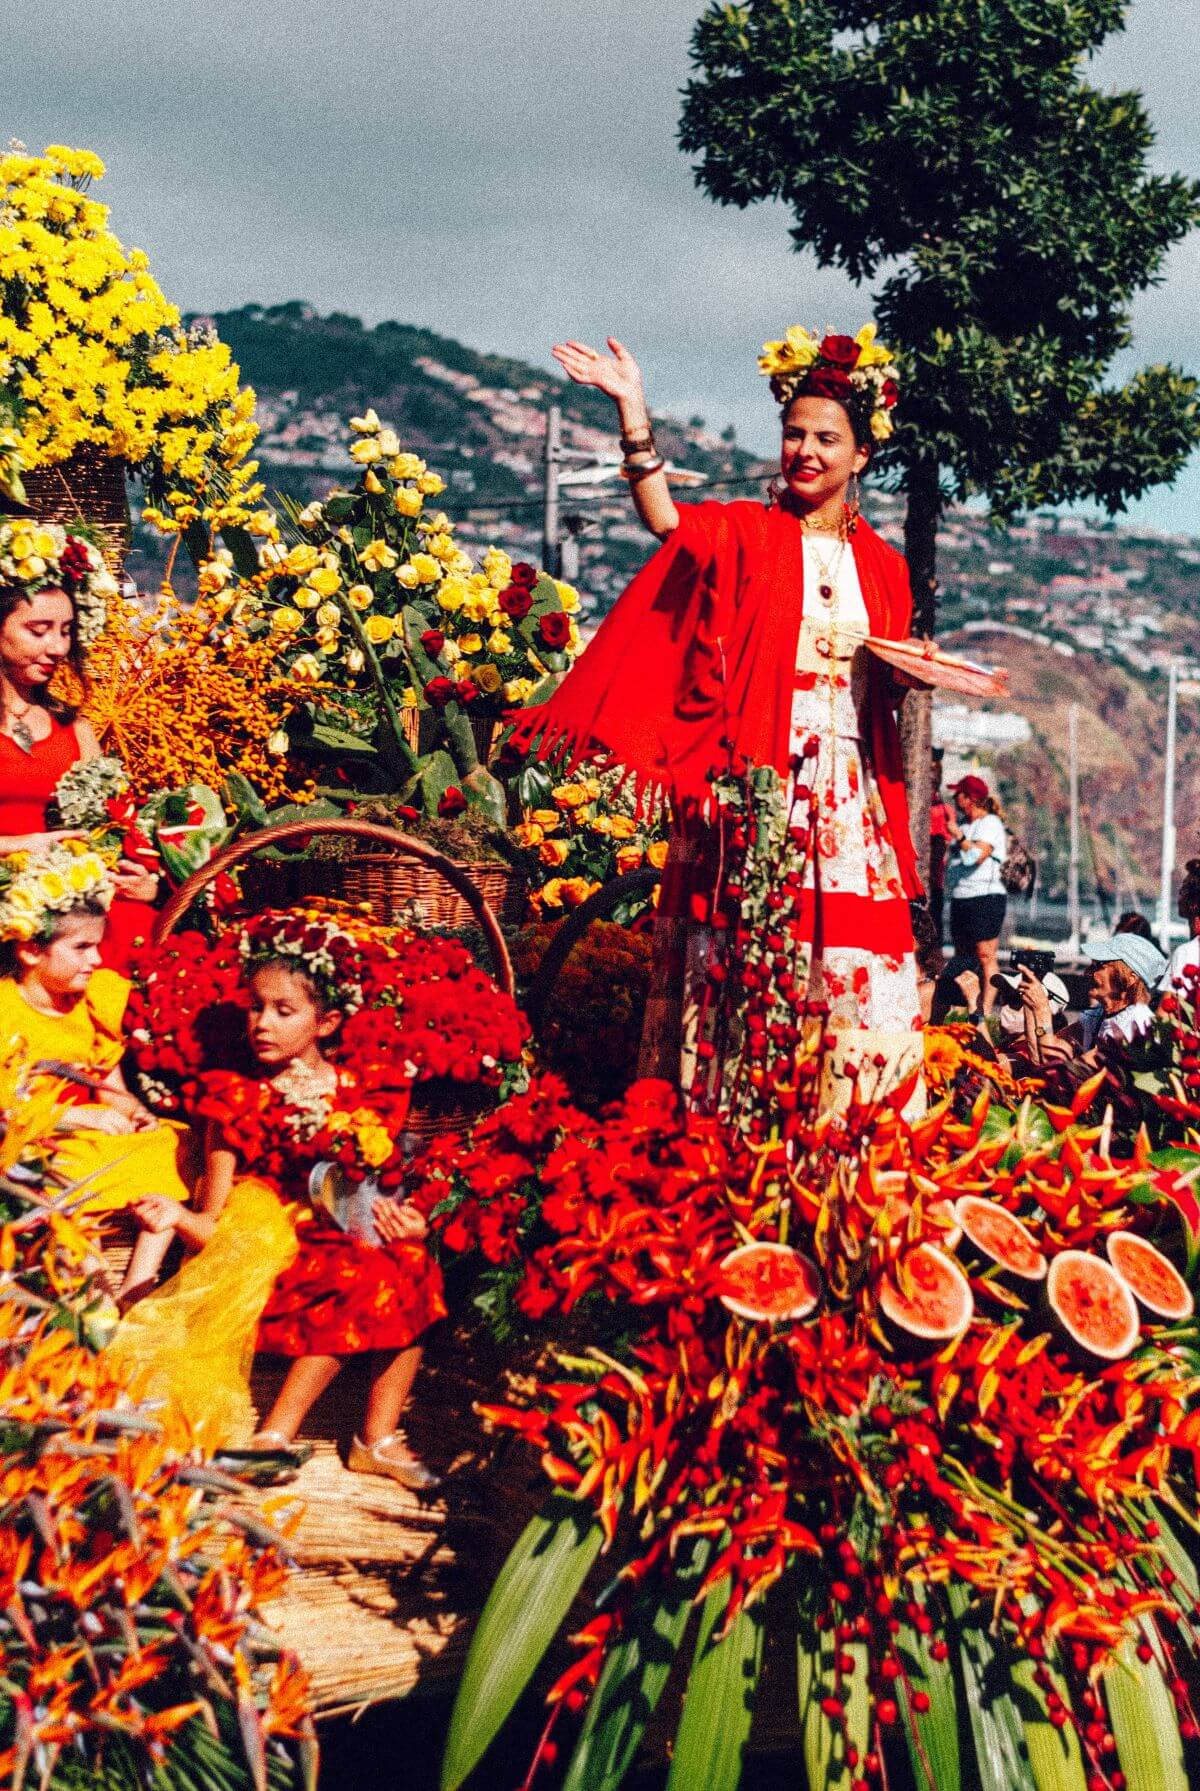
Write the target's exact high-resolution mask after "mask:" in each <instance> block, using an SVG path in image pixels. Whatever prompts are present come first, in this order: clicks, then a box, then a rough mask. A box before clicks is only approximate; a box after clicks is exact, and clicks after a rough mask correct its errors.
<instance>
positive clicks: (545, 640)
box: [538, 609, 571, 649]
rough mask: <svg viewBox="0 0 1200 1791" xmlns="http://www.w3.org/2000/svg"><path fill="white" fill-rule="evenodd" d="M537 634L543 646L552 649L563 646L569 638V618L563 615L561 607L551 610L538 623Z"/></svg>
mask: <svg viewBox="0 0 1200 1791" xmlns="http://www.w3.org/2000/svg"><path fill="white" fill-rule="evenodd" d="M538 634H539V635H540V636H541V639H542V645H543V646H546V647H550V648H552V649H555V648H558V647H565V646H566V644H567V642H568V641H569V640H570V638H571V618H570V617H569V616H567V615H564V613H563V611H562V610H561V609H558V610H551V612H550V614H549V615H548V616H543V617H542V619H541V621H540V622H539V623H538Z"/></svg>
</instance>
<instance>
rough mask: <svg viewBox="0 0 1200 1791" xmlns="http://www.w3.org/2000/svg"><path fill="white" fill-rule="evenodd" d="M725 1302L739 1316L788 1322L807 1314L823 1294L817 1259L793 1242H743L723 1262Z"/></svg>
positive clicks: (722, 1296) (722, 1302) (723, 1294)
mask: <svg viewBox="0 0 1200 1791" xmlns="http://www.w3.org/2000/svg"><path fill="white" fill-rule="evenodd" d="M721 1277H722V1280H723V1282H724V1285H725V1291H724V1292H723V1293H722V1294H721V1296H720V1297H721V1304H722V1306H724V1307H726V1308H727V1309H728V1311H730V1312H732V1313H734V1314H735V1315H736V1317H738V1318H749V1319H754V1320H760V1321H762V1322H764V1323H772V1324H787V1323H789V1322H795V1320H797V1319H801V1318H807V1317H808V1315H809V1313H810V1312H811V1311H812V1310H813V1308H814V1306H815V1305H816V1303H817V1301H818V1300H819V1299H820V1297H821V1275H820V1271H819V1270H818V1268H817V1266H816V1264H815V1263H813V1262H810V1261H809V1259H808V1257H807V1256H802V1255H801V1254H800V1252H799V1250H793V1249H792V1247H791V1245H790V1244H770V1243H754V1244H742V1245H741V1246H740V1248H739V1249H737V1250H731V1251H730V1252H729V1255H728V1256H726V1257H725V1258H724V1259H723V1261H722V1263H721Z"/></svg>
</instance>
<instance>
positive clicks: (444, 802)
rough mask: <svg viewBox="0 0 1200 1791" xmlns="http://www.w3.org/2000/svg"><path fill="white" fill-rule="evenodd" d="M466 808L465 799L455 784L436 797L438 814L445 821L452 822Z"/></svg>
mask: <svg viewBox="0 0 1200 1791" xmlns="http://www.w3.org/2000/svg"><path fill="white" fill-rule="evenodd" d="M466 806H467V799H466V797H465V796H464V795H463V793H462V791H461V790H460V789H459V788H458V786H457V785H456V784H451V785H450V788H449V789H448V790H444V791H443V792H442V794H441V795H440V796H439V797H438V814H439V815H441V816H443V817H444V819H446V820H447V821H449V820H452V819H453V818H454V816H455V815H461V814H462V812H463V810H464V809H465V808H466Z"/></svg>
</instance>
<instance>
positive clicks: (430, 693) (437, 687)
mask: <svg viewBox="0 0 1200 1791" xmlns="http://www.w3.org/2000/svg"><path fill="white" fill-rule="evenodd" d="M456 695H457V692H456V691H455V688H454V685H453V684H452V683H451V682H450V679H449V678H431V679H430V680H429V682H428V684H427V685H426V686H425V701H426V702H427V703H429V704H430V706H431V707H432V708H434V709H444V708H445V707H446V704H447V703H449V702H452V701H453V700H454V697H455V696H456Z"/></svg>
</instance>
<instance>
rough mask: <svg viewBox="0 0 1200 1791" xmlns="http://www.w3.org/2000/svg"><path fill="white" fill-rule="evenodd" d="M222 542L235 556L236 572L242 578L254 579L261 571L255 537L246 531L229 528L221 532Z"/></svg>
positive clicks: (234, 565)
mask: <svg viewBox="0 0 1200 1791" xmlns="http://www.w3.org/2000/svg"><path fill="white" fill-rule="evenodd" d="M221 540H222V541H223V542H224V544H225V546H226V547H227V548H228V549H229V551H230V553H231V555H232V556H233V567H234V571H235V572H237V573H238V574H239V575H240V576H241V577H242V578H254V577H255V576H256V575H257V573H258V570H259V566H258V548H257V547H256V546H255V544H254V536H253V535H251V534H250V533H249V531H248V530H246V529H238V528H229V529H222V530H221Z"/></svg>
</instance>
